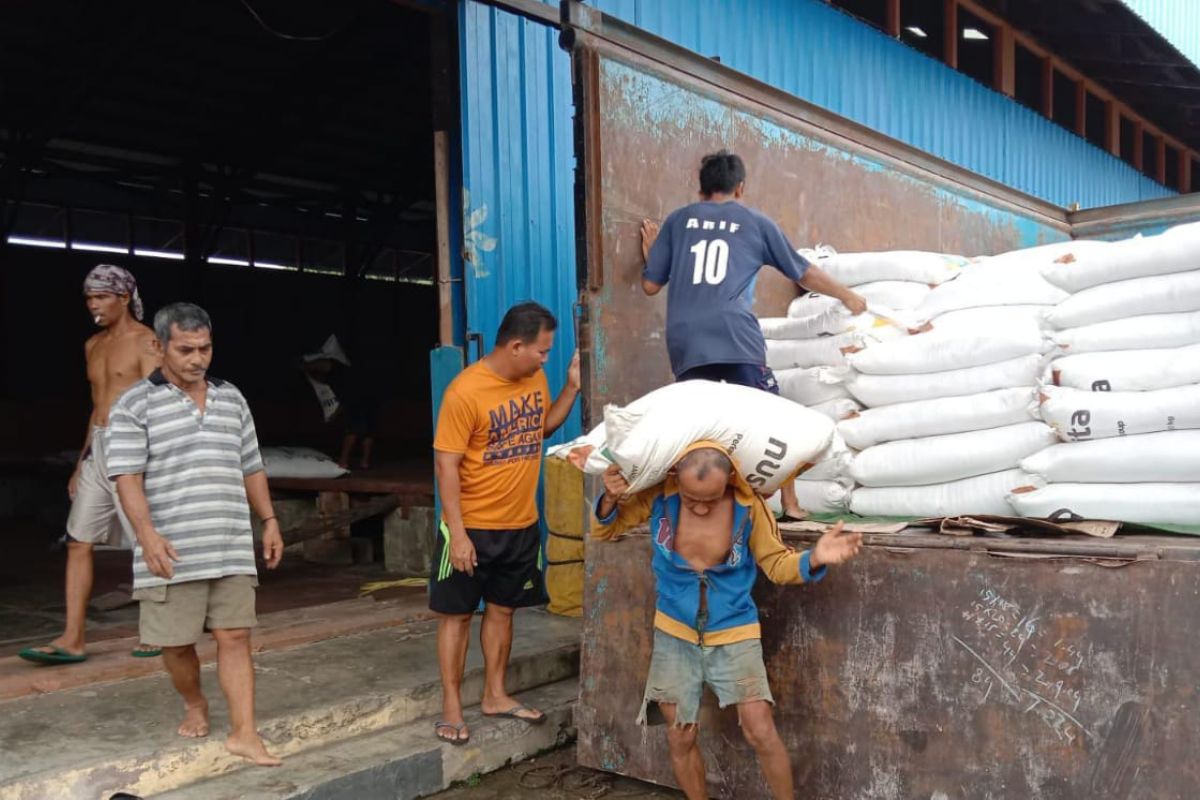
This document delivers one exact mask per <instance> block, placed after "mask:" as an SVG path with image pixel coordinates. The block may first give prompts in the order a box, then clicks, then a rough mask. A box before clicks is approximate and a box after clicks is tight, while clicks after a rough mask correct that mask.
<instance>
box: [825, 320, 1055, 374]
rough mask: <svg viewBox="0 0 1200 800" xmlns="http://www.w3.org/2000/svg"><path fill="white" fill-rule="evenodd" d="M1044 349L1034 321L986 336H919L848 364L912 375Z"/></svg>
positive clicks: (867, 353)
mask: <svg viewBox="0 0 1200 800" xmlns="http://www.w3.org/2000/svg"><path fill="white" fill-rule="evenodd" d="M1044 346H1045V339H1044V338H1043V336H1042V331H1041V329H1040V328H1039V327H1038V325H1037V324H1036V323H1035V322H1033V321H1032V320H1025V321H1024V323H1023V324H1020V325H1014V326H1013V327H1011V328H1009V329H1006V330H1001V331H996V332H994V333H987V334H984V333H980V334H975V335H969V336H963V335H958V334H950V333H941V332H939V331H931V332H928V333H919V334H916V335H914V336H908V337H905V338H902V339H895V340H893V341H890V342H884V343H881V344H878V345H875V346H874V347H870V348H867V349H865V350H863V351H862V352H859V353H852V354H850V355H849V356H847V361H849V363H850V366H852V367H854V369H856V370H858V371H859V372H864V373H867V374H869V375H912V374H921V373H927V372H944V371H946V370H951V369H964V368H966V367H981V366H985V365H987V364H995V363H997V362H1000V361H1008V360H1009V359H1012V358H1017V357H1018V356H1025V355H1030V354H1033V353H1041V352H1042V350H1043V348H1044Z"/></svg>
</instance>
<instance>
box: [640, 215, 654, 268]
mask: <svg viewBox="0 0 1200 800" xmlns="http://www.w3.org/2000/svg"><path fill="white" fill-rule="evenodd" d="M657 238H658V223H657V222H655V221H654V220H650V219H644V220H642V260H643V261H649V260H650V248H651V247H653V246H654V240H655V239H657Z"/></svg>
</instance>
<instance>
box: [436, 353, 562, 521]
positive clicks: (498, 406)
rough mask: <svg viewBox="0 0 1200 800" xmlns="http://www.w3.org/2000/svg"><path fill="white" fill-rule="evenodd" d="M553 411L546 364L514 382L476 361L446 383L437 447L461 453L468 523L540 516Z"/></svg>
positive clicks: (445, 450) (517, 519) (531, 519)
mask: <svg viewBox="0 0 1200 800" xmlns="http://www.w3.org/2000/svg"><path fill="white" fill-rule="evenodd" d="M549 413H550V385H549V383H547V381H546V373H545V372H543V371H542V370H538V372H537V374H536V375H534V376H532V377H530V378H525V379H523V380H519V381H509V380H505V379H504V378H501V377H500V376H499V375H497V374H496V373H495V372H493V371H492V370H491V369H490V368H489V367H488V366H487V365H486V364H484V363H483V362H482V361H477V362H476V363H474V364H472V365H471V366H469V367H467V368H466V369H465V370H463V372H462V373H461V374H460V375H459V376H458V377H457V378H455V379H454V381H453V382H452V383H451V384H450V386H449V388H447V389H446V394H445V397H443V398H442V408H441V411H440V412H439V414H438V425H437V434H436V435H435V436H434V440H433V448H434V449H435V450H440V451H442V452H443V453H461V454H462V455H463V460H462V465H461V466H460V467H459V475H460V476H461V480H462V515H463V524H464V525H465V526H466V527H468V528H478V529H481V530H493V531H494V530H508V529H513V530H516V529H520V528H526V527H528V526H530V525H532V524H533V523H535V522H537V520H538V511H537V485H538V476H539V475H540V474H541V469H542V434H543V431H544V430H545V428H546V417H547V416H548V415H549Z"/></svg>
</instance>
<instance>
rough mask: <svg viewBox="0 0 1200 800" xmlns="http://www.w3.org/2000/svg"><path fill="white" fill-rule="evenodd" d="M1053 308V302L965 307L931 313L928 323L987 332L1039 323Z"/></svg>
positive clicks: (961, 331)
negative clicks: (1039, 304) (1047, 304)
mask: <svg viewBox="0 0 1200 800" xmlns="http://www.w3.org/2000/svg"><path fill="white" fill-rule="evenodd" d="M1053 310H1054V306H1038V305H1021V306H989V307H986V308H964V309H961V310H959V311H950V312H948V313H946V314H942V315H941V316H938V317H934V318H933V319H932V320H930V327H931V328H932V329H933V330H935V331H938V332H940V333H950V334H958V335H961V336H967V335H972V334H974V335H982V336H987V335H990V334H992V333H997V332H999V331H1004V330H1008V329H1009V328H1011V327H1013V326H1014V325H1023V324H1025V323H1026V322H1029V321H1032V322H1034V323H1035V324H1037V325H1038V326H1041V325H1043V324H1044V322H1045V319H1046V315H1047V314H1048V313H1050V312H1051V311H1053Z"/></svg>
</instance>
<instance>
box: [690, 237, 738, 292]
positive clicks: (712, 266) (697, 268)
mask: <svg viewBox="0 0 1200 800" xmlns="http://www.w3.org/2000/svg"><path fill="white" fill-rule="evenodd" d="M691 252H692V254H693V255H695V257H696V260H695V263H694V264H693V266H692V285H693V286H698V285H699V284H700V283H707V284H709V285H711V286H716V285H717V284H719V283H720V282H721V281H723V280H725V272H726V271H727V270H728V269H729V243H728V242H726V241H725V240H724V239H712V240H711V241H710V240H708V239H703V240H701V241H699V242H696V243H695V244H694V245H692V249H691Z"/></svg>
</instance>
